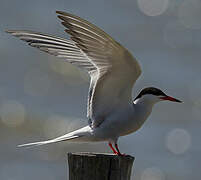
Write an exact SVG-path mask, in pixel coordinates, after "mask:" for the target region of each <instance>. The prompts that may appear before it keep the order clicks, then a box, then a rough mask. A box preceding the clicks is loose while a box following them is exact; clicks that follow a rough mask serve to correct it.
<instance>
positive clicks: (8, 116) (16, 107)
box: [0, 100, 25, 127]
mask: <svg viewBox="0 0 201 180" xmlns="http://www.w3.org/2000/svg"><path fill="white" fill-rule="evenodd" d="M0 116H1V120H2V122H3V123H4V124H5V125H7V126H8V127H17V126H19V125H21V124H22V123H23V122H24V121H25V107H24V105H22V104H21V103H19V102H17V101H15V100H8V101H6V102H4V103H3V104H2V105H1V106H0Z"/></svg>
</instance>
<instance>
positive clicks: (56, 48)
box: [7, 11, 181, 155]
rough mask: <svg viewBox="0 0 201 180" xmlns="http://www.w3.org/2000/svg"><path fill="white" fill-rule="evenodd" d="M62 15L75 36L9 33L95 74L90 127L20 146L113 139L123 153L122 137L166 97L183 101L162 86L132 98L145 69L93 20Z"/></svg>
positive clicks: (89, 106)
mask: <svg viewBox="0 0 201 180" xmlns="http://www.w3.org/2000/svg"><path fill="white" fill-rule="evenodd" d="M56 13H57V14H58V18H59V19H60V20H62V22H61V23H62V24H63V25H64V26H65V27H66V29H65V31H66V32H67V33H68V34H69V35H70V40H67V39H63V38H58V37H54V36H50V35H47V34H43V33H37V32H33V31H26V30H9V31H7V32H8V33H10V34H12V35H14V36H16V37H19V38H20V39H21V40H23V41H26V42H28V44H29V45H30V46H33V47H36V48H38V49H40V50H42V51H45V52H47V53H49V54H51V55H54V56H57V57H59V58H64V59H65V60H66V61H67V62H69V63H71V64H73V65H75V66H77V67H78V68H81V69H82V70H85V71H86V72H87V73H88V74H89V76H90V79H91V80H90V87H89V94H88V103H87V118H88V125H87V126H85V127H83V128H81V129H78V130H75V131H73V132H70V133H68V134H65V135H63V136H60V137H57V138H55V139H50V140H46V141H41V142H34V143H28V144H22V145H19V146H20V147H22V146H39V145H44V144H49V143H55V142H61V141H72V142H96V141H107V142H108V144H109V146H110V148H111V149H112V151H113V153H114V154H117V155H122V154H121V152H120V150H119V148H118V145H117V141H118V138H119V137H120V136H125V135H128V134H130V133H133V132H135V131H137V130H138V129H139V128H140V127H141V126H142V125H143V124H144V122H145V120H146V119H147V118H148V116H149V115H150V113H151V111H152V108H153V105H154V104H156V103H157V102H160V101H167V100H168V101H174V102H181V101H180V100H178V99H175V98H173V97H170V96H168V95H166V94H165V93H164V92H162V91H161V90H160V89H158V88H154V87H148V88H144V89H143V90H142V91H141V92H140V93H139V95H138V96H137V97H136V98H135V99H134V100H132V88H133V86H134V84H135V82H136V80H137V79H138V77H139V76H140V74H141V68H140V65H139V64H138V62H137V60H136V59H135V58H134V57H133V56H132V55H131V53H130V52H129V51H128V50H127V49H126V48H124V47H123V46H122V45H120V44H119V43H118V42H117V41H115V40H114V39H113V38H112V37H110V36H109V35H108V34H106V33H105V32H104V31H103V30H101V29H100V28H98V27H97V26H95V25H93V24H91V23H90V22H88V21H86V20H84V19H82V18H80V17H78V16H75V15H72V14H69V13H66V12H61V11H56Z"/></svg>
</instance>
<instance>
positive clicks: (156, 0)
mask: <svg viewBox="0 0 201 180" xmlns="http://www.w3.org/2000/svg"><path fill="white" fill-rule="evenodd" d="M137 2H138V7H139V9H140V10H141V11H142V12H143V13H144V14H146V15H147V16H158V15H161V14H163V13H164V12H165V11H166V10H167V8H168V5H169V0H138V1H137Z"/></svg>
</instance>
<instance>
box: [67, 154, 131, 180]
mask: <svg viewBox="0 0 201 180" xmlns="http://www.w3.org/2000/svg"><path fill="white" fill-rule="evenodd" d="M133 161H134V157H132V156H129V155H126V156H117V155H112V154H96V153H68V164H69V180H130V176H131V171H132V166H133Z"/></svg>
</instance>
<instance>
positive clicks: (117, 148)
mask: <svg viewBox="0 0 201 180" xmlns="http://www.w3.org/2000/svg"><path fill="white" fill-rule="evenodd" d="M115 148H116V150H117V155H119V156H125V154H121V152H120V150H119V147H118V144H117V143H115Z"/></svg>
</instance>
